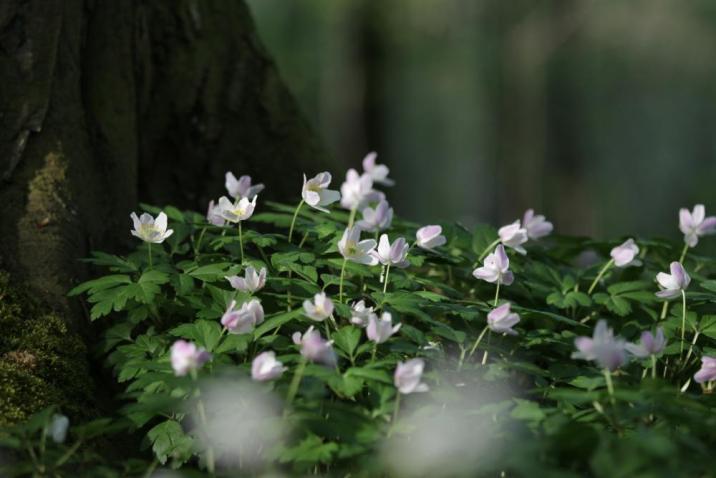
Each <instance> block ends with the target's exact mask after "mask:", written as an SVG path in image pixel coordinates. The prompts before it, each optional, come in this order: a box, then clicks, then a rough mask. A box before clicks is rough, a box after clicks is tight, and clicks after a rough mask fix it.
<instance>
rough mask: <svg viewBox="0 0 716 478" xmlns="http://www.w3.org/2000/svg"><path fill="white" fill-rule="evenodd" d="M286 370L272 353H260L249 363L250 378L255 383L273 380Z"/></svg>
mask: <svg viewBox="0 0 716 478" xmlns="http://www.w3.org/2000/svg"><path fill="white" fill-rule="evenodd" d="M286 370H288V369H287V368H286V367H284V366H283V364H282V363H281V362H279V361H278V360H276V354H275V353H274V352H271V351H268V352H262V353H260V354H258V355H257V356H256V358H254V360H253V361H252V362H251V378H252V379H254V380H256V381H257V382H265V381H267V380H273V379H275V378H279V377H280V376H281V375H283V372H285V371H286Z"/></svg>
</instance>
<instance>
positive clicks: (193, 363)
mask: <svg viewBox="0 0 716 478" xmlns="http://www.w3.org/2000/svg"><path fill="white" fill-rule="evenodd" d="M209 360H211V354H210V353H209V352H207V351H206V350H204V349H203V348H200V347H197V346H196V344H194V343H192V342H187V341H186V340H177V341H176V342H174V344H173V345H172V350H171V362H172V368H173V369H174V374H175V375H177V376H178V377H183V376H184V375H186V374H187V373H189V372H191V371H193V370H197V369H199V368H200V367H201V366H202V365H204V364H205V363H206V362H208V361H209Z"/></svg>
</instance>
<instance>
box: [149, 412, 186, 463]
mask: <svg viewBox="0 0 716 478" xmlns="http://www.w3.org/2000/svg"><path fill="white" fill-rule="evenodd" d="M147 438H149V441H151V442H152V450H153V451H154V455H155V456H156V457H157V460H159V463H161V464H162V465H164V464H166V462H167V459H168V458H171V459H172V460H173V461H174V463H175V465H174V467H176V466H178V465H181V464H183V463H185V462H186V461H187V460H189V458H191V450H192V439H191V437H190V436H188V435H187V434H185V433H184V430H182V428H181V425H179V423H177V422H176V421H174V420H167V421H165V422H163V423H160V424H159V425H157V426H155V427H154V428H152V429H151V430H149V432H147Z"/></svg>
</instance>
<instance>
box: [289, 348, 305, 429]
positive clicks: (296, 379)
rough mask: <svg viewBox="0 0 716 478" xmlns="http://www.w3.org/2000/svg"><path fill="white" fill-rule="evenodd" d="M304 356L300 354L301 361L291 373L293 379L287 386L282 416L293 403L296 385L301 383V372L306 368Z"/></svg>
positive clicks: (296, 390)
mask: <svg viewBox="0 0 716 478" xmlns="http://www.w3.org/2000/svg"><path fill="white" fill-rule="evenodd" d="M306 362H307V360H306V357H304V356H303V355H301V361H300V362H299V364H298V367H297V368H296V372H294V374H293V379H291V384H290V385H289V386H288V394H287V395H286V406H285V407H286V408H284V416H286V414H287V413H288V409H289V407H290V406H291V404H292V403H293V399H294V398H296V393H297V392H298V387H299V385H301V379H302V378H303V372H304V370H305V369H306Z"/></svg>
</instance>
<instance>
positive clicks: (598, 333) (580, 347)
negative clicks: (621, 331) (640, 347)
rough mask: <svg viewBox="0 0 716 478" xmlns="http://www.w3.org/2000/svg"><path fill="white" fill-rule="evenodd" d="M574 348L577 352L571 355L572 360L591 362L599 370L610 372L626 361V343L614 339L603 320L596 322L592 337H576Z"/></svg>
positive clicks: (617, 338) (619, 339)
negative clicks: (604, 369) (595, 363)
mask: <svg viewBox="0 0 716 478" xmlns="http://www.w3.org/2000/svg"><path fill="white" fill-rule="evenodd" d="M574 346H575V347H576V348H577V352H574V353H572V358H576V359H583V360H593V361H595V362H597V364H598V365H599V366H600V367H601V368H606V369H608V370H610V371H612V372H613V371H614V370H616V369H618V368H619V367H620V366H622V365H623V364H624V363H625V362H626V361H627V355H626V341H625V340H624V339H622V338H619V337H616V338H615V337H614V332H613V331H612V329H610V328H608V327H607V322H606V321H604V320H600V321H599V322H597V326H596V327H595V328H594V334H593V336H592V337H577V338H576V339H575V340H574Z"/></svg>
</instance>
